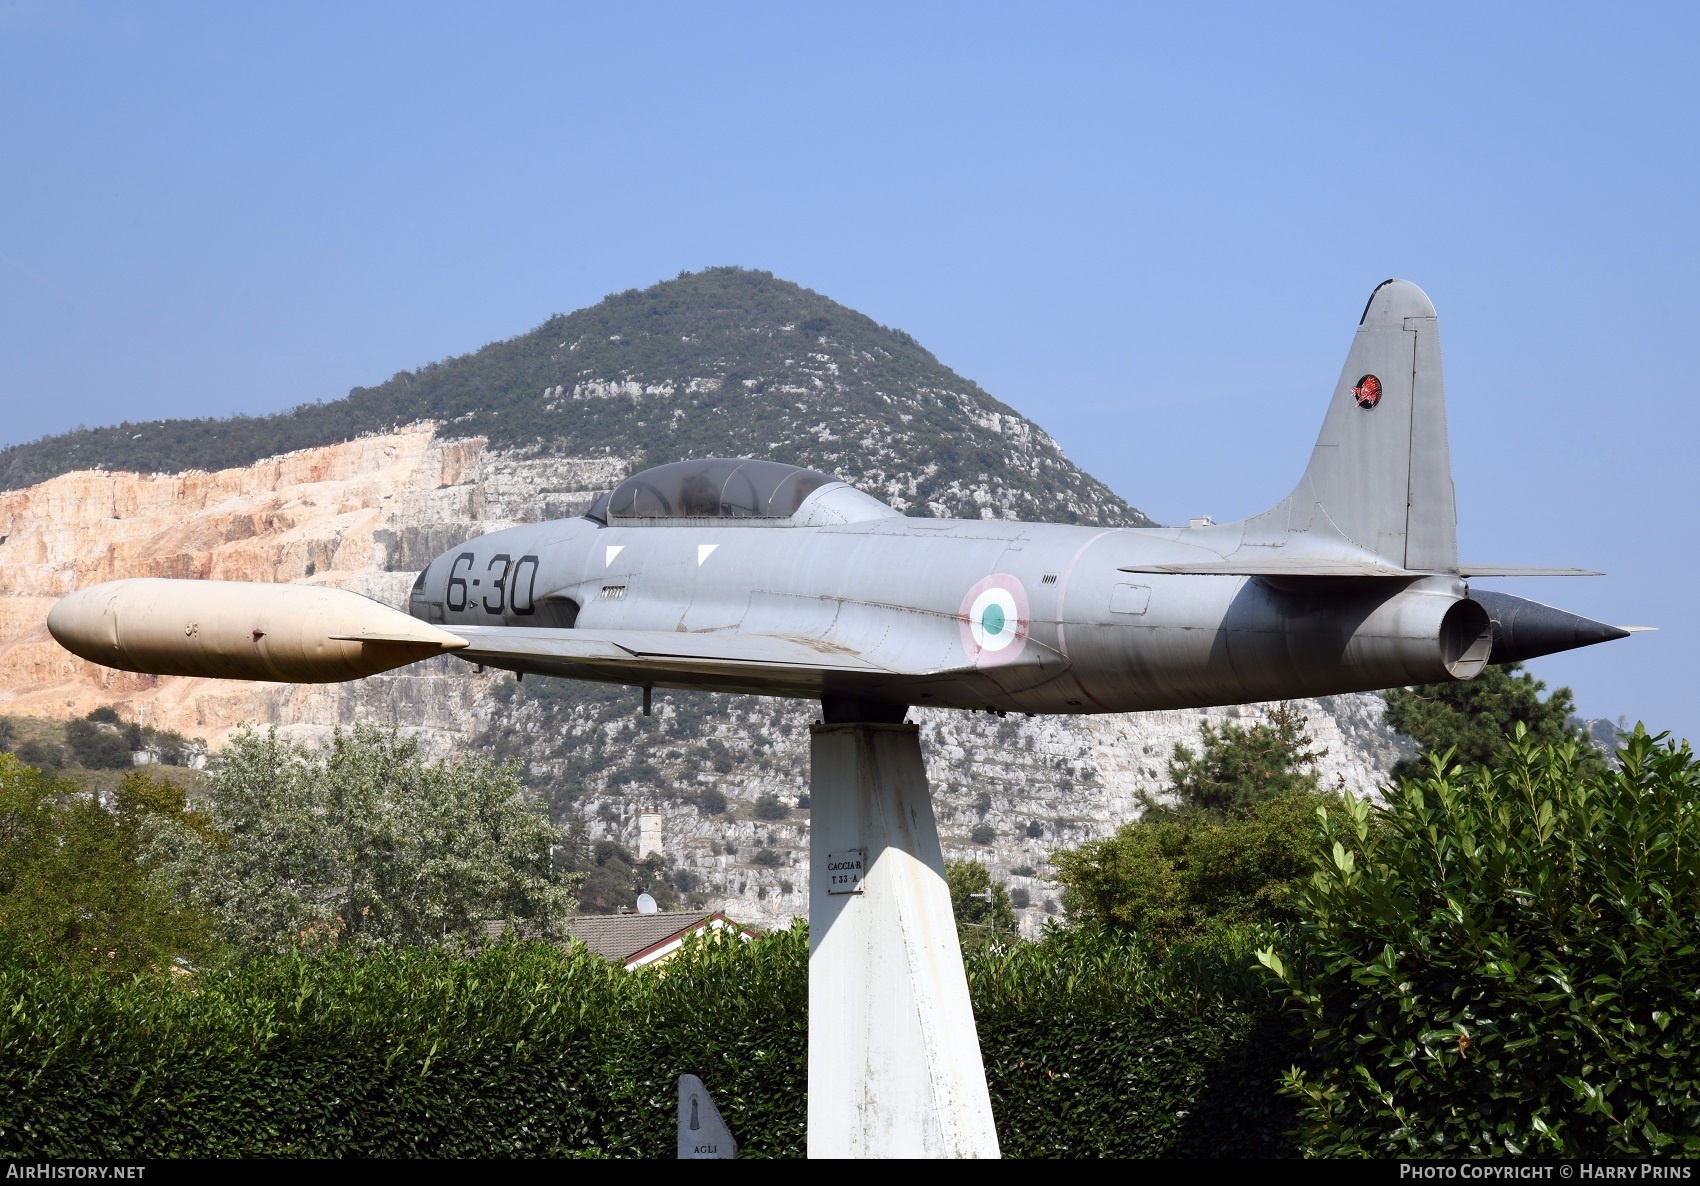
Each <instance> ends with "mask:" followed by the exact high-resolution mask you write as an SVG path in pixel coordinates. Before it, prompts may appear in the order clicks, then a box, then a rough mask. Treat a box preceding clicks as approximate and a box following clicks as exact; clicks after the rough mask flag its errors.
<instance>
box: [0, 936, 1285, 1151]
mask: <svg viewBox="0 0 1700 1186" xmlns="http://www.w3.org/2000/svg"><path fill="white" fill-rule="evenodd" d="M807 965H808V938H807V932H806V930H805V929H803V928H802V927H798V928H797V929H795V930H793V931H791V932H786V933H781V934H778V935H773V936H768V937H765V938H763V939H760V940H758V941H756V942H753V943H749V944H722V943H699V944H692V945H690V947H689V948H688V949H687V950H686V952H685V953H683V954H682V955H680V956H679V957H677V958H675V959H674V960H672V961H670V962H669V963H667V964H666V965H665V966H664V967H662V968H659V969H654V970H646V971H643V972H638V973H627V972H624V971H622V970H620V969H618V968H615V967H614V966H612V965H610V964H608V963H607V962H605V961H603V960H601V959H599V958H597V957H594V956H590V955H587V954H585V953H584V952H583V951H582V949H576V950H574V951H572V952H562V951H559V950H557V949H555V948H553V947H550V946H547V945H544V944H510V945H505V946H503V947H499V948H496V949H494V950H492V951H488V952H485V953H483V954H480V955H477V956H473V957H470V958H459V957H456V956H454V955H452V954H450V953H447V952H442V951H426V952H421V951H399V952H396V951H385V950H374V951H369V952H365V953H359V954H356V953H353V952H346V951H345V952H332V953H327V954H324V955H318V956H306V955H298V956H275V957H266V958H262V959H256V960H253V961H251V962H250V963H248V964H247V965H246V966H245V967H244V966H232V967H230V968H224V969H216V970H209V971H205V972H202V973H200V974H198V975H195V976H193V977H183V978H180V979H178V980H176V981H173V980H168V979H165V978H158V977H151V978H149V977H144V978H137V979H132V980H128V981H117V982H115V981H111V980H103V979H100V978H98V977H94V976H86V975H85V976H78V975H74V974H71V973H68V972H64V971H61V970H55V969H51V968H34V967H30V966H28V965H27V963H24V962H22V961H19V960H16V959H14V960H11V961H9V962H6V963H3V964H0V1156H5V1157H21V1156H31V1157H44V1156H51V1157H120V1156H123V1157H169V1156H189V1155H193V1156H243V1155H261V1156H351V1155H352V1156H435V1157H488V1156H506V1155H513V1156H570V1155H610V1156H642V1157H671V1156H672V1155H673V1148H674V1140H675V1134H674V1107H675V1099H676V1086H675V1085H676V1083H677V1079H678V1076H679V1075H680V1074H681V1073H683V1072H687V1071H689V1072H692V1073H695V1074H698V1075H701V1076H702V1078H703V1080H704V1081H705V1082H706V1083H707V1084H708V1086H709V1090H710V1091H711V1092H713V1094H714V1097H715V1101H716V1103H717V1104H718V1105H719V1107H720V1110H721V1112H722V1113H723V1115H724V1116H725V1117H726V1120H727V1123H728V1124H729V1126H730V1127H731V1129H732V1132H733V1134H734V1135H735V1136H736V1137H737V1138H738V1141H739V1145H740V1150H741V1152H742V1153H744V1154H746V1155H750V1156H785V1157H788V1156H800V1155H802V1153H803V1152H804V1150H805V1138H806V1133H805V1128H806V1099H805V1088H806V1085H807V1070H806V1053H807V1008H806V1005H807V996H808V990H807V984H808V981H807ZM970 975H971V983H972V984H973V987H974V991H975V999H976V1007H977V1011H978V1013H979V1015H980V1029H981V1035H982V1039H981V1040H982V1044H983V1046H984V1050H985V1057H986V1063H987V1070H988V1074H989V1076H990V1079H991V1088H992V1098H993V1106H994V1109H995V1110H996V1114H997V1120H998V1127H999V1134H1000V1137H1001V1138H1002V1142H1003V1147H1004V1151H1005V1153H1006V1154H1007V1155H1011V1156H1046V1155H1052V1156H1065V1155H1066V1156H1082V1155H1088V1156H1089V1155H1124V1156H1135V1155H1142V1154H1143V1155H1153V1154H1164V1153H1167V1154H1171V1155H1183V1154H1226V1155H1245V1154H1256V1153H1272V1152H1281V1151H1283V1150H1284V1145H1283V1143H1282V1142H1283V1139H1282V1138H1281V1137H1280V1136H1279V1135H1278V1134H1279V1133H1280V1132H1281V1131H1283V1130H1285V1129H1287V1128H1290V1127H1291V1125H1292V1118H1291V1108H1290V1105H1287V1104H1286V1103H1285V1101H1283V1100H1279V1099H1277V1097H1276V1094H1275V1093H1276V1087H1277V1078H1278V1073H1279V1071H1280V1070H1281V1069H1282V1068H1284V1067H1285V1066H1287V1065H1288V1064H1289V1063H1290V1062H1292V1061H1293V1053H1292V1049H1291V1040H1290V1039H1287V1038H1285V1037H1284V1036H1283V1034H1282V1033H1280V1032H1279V1031H1278V1029H1277V1027H1276V1026H1275V1015H1274V1012H1273V1009H1272V1006H1271V1005H1270V1004H1269V997H1268V993H1267V990H1266V989H1265V988H1264V986H1263V985H1262V984H1261V983H1260V982H1259V981H1258V980H1257V979H1256V978H1254V977H1252V976H1251V975H1250V974H1249V973H1248V972H1247V971H1246V960H1245V959H1244V958H1243V953H1232V954H1231V955H1228V956H1222V957H1210V956H1203V955H1192V954H1187V953H1181V954H1180V955H1178V956H1173V957H1170V958H1168V959H1158V958H1156V957H1154V956H1153V955H1152V953H1151V952H1150V951H1148V950H1147V949H1145V948H1144V947H1142V946H1140V945H1139V944H1138V943H1136V942H1133V941H1129V940H1125V939H1117V938H1114V937H1111V936H1103V935H1081V934H1072V935H1058V936H1055V937H1053V938H1052V939H1051V940H1050V941H1048V942H1047V943H1043V944H1035V945H1026V946H1021V947H1017V948H1015V949H1013V950H1011V951H1004V952H999V951H987V952H981V953H978V954H976V955H975V956H973V957H972V959H971V964H970Z"/></svg>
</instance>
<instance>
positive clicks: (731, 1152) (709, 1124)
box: [679, 1075, 738, 1161]
mask: <svg viewBox="0 0 1700 1186" xmlns="http://www.w3.org/2000/svg"><path fill="white" fill-rule="evenodd" d="M736 1156H738V1142H737V1141H734V1140H733V1139H732V1134H731V1132H730V1131H728V1130H727V1128H726V1122H725V1121H724V1120H722V1119H720V1109H719V1108H716V1107H715V1106H714V1100H713V1099H712V1098H710V1096H709V1094H708V1088H706V1087H704V1086H703V1085H702V1080H701V1079H698V1078H697V1077H696V1076H695V1075H680V1076H679V1160H680V1161H712V1160H714V1159H715V1158H720V1157H736Z"/></svg>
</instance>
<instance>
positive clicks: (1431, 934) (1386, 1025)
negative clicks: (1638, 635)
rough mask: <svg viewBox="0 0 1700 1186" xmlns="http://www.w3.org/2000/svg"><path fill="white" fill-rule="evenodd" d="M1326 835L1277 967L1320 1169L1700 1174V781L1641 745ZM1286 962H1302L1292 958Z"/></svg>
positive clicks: (1423, 797) (1401, 794) (1273, 961)
mask: <svg viewBox="0 0 1700 1186" xmlns="http://www.w3.org/2000/svg"><path fill="white" fill-rule="evenodd" d="M1517 734H1518V736H1517V737H1516V739H1515V741H1514V743H1513V747H1512V748H1513V753H1512V756H1511V757H1510V758H1509V759H1507V760H1506V761H1505V762H1504V763H1502V764H1501V765H1500V766H1498V767H1497V768H1495V769H1492V770H1477V771H1474V772H1471V773H1464V772H1461V771H1459V770H1457V769H1456V768H1448V767H1447V765H1446V762H1445V760H1444V758H1443V759H1440V760H1437V761H1436V762H1435V767H1436V768H1437V769H1438V771H1439V772H1438V773H1437V774H1436V776H1435V777H1433V778H1430V779H1425V780H1421V781H1411V782H1407V783H1405V784H1404V785H1403V786H1402V787H1401V788H1400V789H1399V790H1398V791H1396V792H1394V793H1393V794H1392V795H1391V797H1390V798H1389V800H1388V802H1387V804H1386V805H1385V807H1383V808H1379V809H1375V808H1371V807H1370V806H1369V805H1368V804H1366V803H1364V802H1362V801H1354V800H1351V799H1347V800H1346V802H1345V804H1344V805H1343V806H1344V810H1343V811H1333V812H1330V813H1328V815H1327V817H1326V819H1325V821H1324V836H1323V845H1322V846H1323V848H1324V851H1325V852H1327V853H1328V854H1329V855H1328V857H1327V859H1326V860H1325V861H1324V862H1323V863H1322V864H1321V867H1320V868H1319V871H1318V872H1317V873H1316V875H1315V876H1314V877H1313V879H1312V881H1311V883H1310V885H1309V886H1308V887H1307V888H1306V891H1305V897H1304V901H1303V903H1302V906H1301V914H1302V915H1303V916H1304V918H1305V923H1304V925H1303V926H1301V927H1300V928H1299V929H1298V930H1297V931H1296V932H1295V933H1294V935H1292V936H1291V937H1290V939H1289V941H1288V943H1287V944H1286V945H1285V950H1284V951H1282V952H1281V954H1280V955H1279V956H1278V955H1276V954H1275V953H1273V952H1268V953H1265V954H1264V959H1265V960H1266V962H1267V963H1268V964H1269V966H1270V967H1271V969H1272V970H1274V971H1275V972H1276V973H1277V974H1278V975H1280V976H1282V977H1283V979H1284V980H1285V981H1286V982H1287V985H1288V987H1289V988H1290V990H1291V993H1292V1001H1293V1004H1294V1006H1295V1011H1296V1013H1297V1015H1298V1016H1299V1017H1301V1018H1302V1020H1303V1022H1304V1023H1305V1027H1306V1029H1307V1031H1308V1033H1309V1034H1310V1035H1311V1039H1312V1041H1313V1043H1314V1049H1315V1057H1316V1059H1317V1065H1318V1067H1319V1068H1320V1069H1319V1070H1317V1071H1315V1072H1313V1073H1311V1074H1308V1075H1298V1076H1294V1077H1293V1083H1292V1085H1293V1087H1294V1089H1295V1090H1296V1091H1297V1092H1299V1093H1301V1094H1302V1096H1303V1098H1304V1105H1305V1106H1304V1109H1303V1141H1304V1147H1305V1151H1306V1152H1307V1153H1310V1154H1314V1155H1319V1156H1364V1155H1370V1156H1376V1157H1402V1156H1403V1157H1409V1156H1450V1157H1458V1156H1474V1157H1483V1156H1496V1155H1505V1154H1511V1155H1519V1154H1527V1155H1536V1156H1542V1157H1646V1156H1648V1155H1660V1156H1672V1155H1687V1156H1694V1155H1697V1154H1700V1064H1697V1062H1696V1058H1695V1051H1696V1048H1697V1047H1700V973H1697V967H1700V965H1697V961H1700V859H1696V858H1697V856H1700V765H1697V764H1696V762H1695V760H1694V755H1693V754H1692V753H1691V752H1690V751H1689V748H1688V746H1687V745H1686V744H1683V745H1681V746H1676V745H1672V744H1661V742H1662V741H1663V739H1662V738H1653V737H1649V736H1648V735H1647V733H1646V731H1645V730H1643V729H1640V728H1639V727H1638V728H1637V729H1636V731H1635V734H1634V736H1632V737H1629V738H1627V739H1626V741H1625V744H1624V747H1623V749H1622V750H1620V751H1619V754H1618V759H1619V762H1620V765H1619V768H1618V769H1617V770H1616V771H1613V772H1611V773H1603V772H1600V771H1599V770H1598V768H1597V764H1595V763H1592V762H1591V761H1584V760H1583V758H1584V757H1585V755H1584V754H1582V753H1580V752H1579V751H1578V749H1577V747H1576V746H1575V745H1574V744H1565V745H1558V746H1539V747H1537V746H1535V745H1532V744H1529V742H1528V739H1527V738H1526V737H1525V736H1524V735H1523V727H1522V726H1521V725H1518V726H1517ZM1283 957H1284V958H1283Z"/></svg>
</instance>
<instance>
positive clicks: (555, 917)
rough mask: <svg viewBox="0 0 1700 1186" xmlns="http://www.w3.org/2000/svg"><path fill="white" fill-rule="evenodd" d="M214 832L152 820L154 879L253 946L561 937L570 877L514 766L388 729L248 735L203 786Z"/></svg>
mask: <svg viewBox="0 0 1700 1186" xmlns="http://www.w3.org/2000/svg"><path fill="white" fill-rule="evenodd" d="M205 800H206V807H205V809H206V816H205V818H206V822H207V825H208V826H207V827H206V828H205V829H202V830H196V829H194V828H191V827H188V826H185V825H184V824H182V823H177V822H170V821H157V820H156V821H153V822H152V823H153V826H152V827H150V828H149V829H148V833H147V838H148V845H147V856H148V857H149V859H150V861H151V862H152V863H153V865H154V867H155V868H156V875H157V878H158V880H159V882H160V883H161V884H163V885H168V886H170V887H171V888H172V889H173V890H174V891H176V892H178V893H180V894H181V895H183V896H184V897H185V898H186V900H188V901H192V902H195V903H199V904H202V905H204V906H205V907H207V908H208V909H209V910H211V911H212V913H213V914H214V916H215V917H216V918H217V919H218V922H219V924H220V928H221V930H222V933H223V934H224V935H225V936H226V938H227V939H229V941H231V942H233V943H236V944H238V945H240V946H243V947H245V948H249V949H268V948H271V949H276V948H286V947H289V946H292V945H295V944H298V943H301V942H375V943H388V944H429V943H435V942H440V941H442V940H445V939H449V938H459V939H470V938H473V937H475V936H476V935H477V934H478V933H479V932H480V929H481V925H482V923H483V922H485V921H486V920H492V919H498V918H499V919H505V920H507V921H509V922H510V923H514V924H517V925H519V926H520V927H522V928H523V929H525V930H528V931H531V932H535V933H538V934H543V935H551V934H555V933H558V932H559V930H560V927H561V925H562V924H563V923H564V921H565V919H566V916H567V914H568V913H569V910H570V902H571V891H572V887H573V884H574V882H575V879H574V878H572V877H571V876H570V875H568V874H566V873H564V872H562V871H561V870H559V869H557V868H556V867H555V866H554V863H553V862H552V861H551V859H550V850H551V848H552V847H553V846H555V845H557V844H558V843H560V842H561V840H562V839H563V837H562V833H561V830H560V829H558V828H556V827H554V826H553V825H551V824H550V823H549V821H548V820H547V819H546V818H544V816H543V815H542V814H541V813H540V812H539V811H537V810H535V809H534V808H532V807H530V806H527V805H526V804H525V803H524V802H523V801H522V800H521V797H520V785H519V781H518V778H517V772H516V769H515V767H513V766H493V765H491V764H489V763H488V762H485V761H483V760H481V759H477V758H467V759H464V760H461V761H454V762H448V761H445V762H427V761H426V760H425V759H424V758H422V757H421V756H420V754H419V752H418V748H417V746H416V745H415V744H414V742H413V741H411V740H409V739H406V738H403V737H401V736H399V735H398V734H397V733H396V732H395V731H393V730H388V731H386V730H381V729H376V728H372V727H369V726H358V727H356V728H355V729H354V731H353V732H352V733H344V732H342V731H340V730H339V731H337V733H336V734H334V736H333V737H332V739H331V742H330V744H329V746H328V747H326V748H324V749H322V750H319V751H317V752H315V751H312V750H309V749H307V748H306V747H305V746H302V745H297V744H293V743H290V742H288V741H284V740H282V739H280V738H279V737H278V736H277V732H276V730H272V731H270V732H268V733H263V734H262V733H256V732H252V731H244V732H242V733H239V734H237V735H236V737H234V738H233V739H232V740H231V742H230V744H229V745H228V746H227V747H226V748H225V750H224V753H223V754H222V755H221V756H220V759H219V762H218V765H217V768H216V770H215V772H214V773H213V776H212V778H211V780H210V782H209V784H208V789H207V793H206V796H205Z"/></svg>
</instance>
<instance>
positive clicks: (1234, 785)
mask: <svg viewBox="0 0 1700 1186" xmlns="http://www.w3.org/2000/svg"><path fill="white" fill-rule="evenodd" d="M1308 724H1309V718H1307V717H1305V716H1303V715H1301V714H1300V713H1299V712H1298V710H1297V709H1295V708H1293V707H1292V706H1291V705H1290V704H1277V705H1275V706H1274V707H1272V708H1271V709H1269V712H1268V716H1267V718H1266V719H1265V720H1263V721H1261V722H1259V723H1257V724H1254V725H1250V726H1242V725H1235V724H1227V725H1223V726H1222V728H1221V729H1220V730H1218V729H1217V728H1216V727H1215V726H1214V725H1212V724H1211V723H1210V722H1209V721H1205V722H1204V723H1203V724H1202V725H1201V726H1200V727H1199V730H1198V739H1199V747H1200V748H1199V752H1198V753H1196V754H1195V753H1193V751H1192V750H1191V749H1190V748H1188V747H1187V746H1186V745H1185V744H1183V743H1180V742H1177V743H1176V744H1175V752H1174V756H1173V757H1171V758H1170V759H1169V782H1170V793H1171V795H1173V797H1174V801H1173V802H1172V803H1167V802H1161V801H1159V800H1157V799H1155V798H1154V797H1152V796H1150V795H1142V796H1141V802H1142V804H1143V806H1144V807H1145V808H1146V810H1147V811H1152V810H1155V811H1157V812H1159V813H1162V814H1167V815H1174V814H1189V813H1196V812H1203V813H1205V814H1207V815H1209V816H1210V817H1211V818H1212V819H1216V820H1222V819H1227V818H1229V817H1230V816H1234V815H1240V814H1243V813H1244V812H1245V811H1246V810H1248V809H1249V808H1250V807H1251V806H1252V805H1253V804H1256V803H1261V802H1263V801H1264V800H1267V799H1276V798H1281V797H1283V796H1287V795H1295V794H1298V795H1308V794H1311V793H1312V792H1314V791H1315V790H1316V779H1317V774H1316V765H1317V763H1318V762H1319V761H1321V760H1322V759H1323V758H1324V757H1326V756H1327V753H1328V751H1327V750H1312V749H1311V748H1310V745H1311V743H1310V735H1309V733H1308V732H1306V729H1305V726H1306V725H1308Z"/></svg>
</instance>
